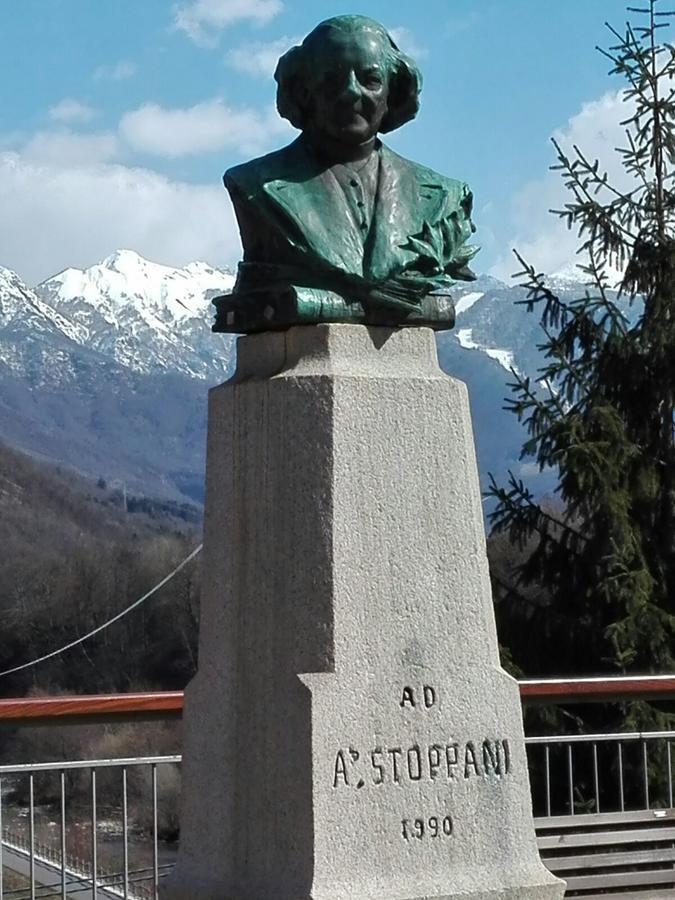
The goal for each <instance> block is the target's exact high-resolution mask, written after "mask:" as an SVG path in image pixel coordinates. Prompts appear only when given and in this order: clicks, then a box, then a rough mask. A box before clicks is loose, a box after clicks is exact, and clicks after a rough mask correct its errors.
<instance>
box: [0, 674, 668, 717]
mask: <svg viewBox="0 0 675 900" xmlns="http://www.w3.org/2000/svg"><path fill="white" fill-rule="evenodd" d="M519 687H520V696H521V698H522V701H523V703H524V704H526V705H532V704H540V705H555V704H563V703H602V702H618V701H621V700H656V699H661V700H668V699H675V676H673V675H638V676H630V677H623V678H574V679H541V680H530V681H521V682H519ZM182 713H183V692H182V691H171V692H158V693H137V694H95V695H91V696H78V697H28V698H21V699H7V700H0V725H3V724H5V725H11V724H12V723H14V724H23V725H40V724H64V725H65V724H90V723H94V722H124V721H133V722H139V721H148V720H151V719H164V720H166V719H177V718H180V716H181V715H182Z"/></svg>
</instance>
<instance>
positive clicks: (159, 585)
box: [0, 544, 204, 678]
mask: <svg viewBox="0 0 675 900" xmlns="http://www.w3.org/2000/svg"><path fill="white" fill-rule="evenodd" d="M203 546H204V545H203V544H199V546H198V547H195V549H194V550H193V551H192V553H190V554H189V555H188V556H186V557H185V559H184V560H183V561H182V562H181V563H179V564H178V565H177V566H176V568H175V569H174V570H173V571H172V572H169V574H168V575H167V576H165V577H164V578H162V580H161V581H160V582H158V583H157V584H156V585H155V586H154V587H153V588H151V589H150V590H149V591H147V592H146V593H145V594H143V596H142V597H139V598H138V600H135V601H134V602H133V603H131V604H130V605H129V606H127V607H126V608H125V609H123V610H122V611H121V612H119V613H117V615H115V616H113V617H112V619H108V621H107V622H104V623H103V624H102V625H98V626H97V627H96V628H94V629H93V630H92V631H89V632H88V633H87V634H83V635H82V636H81V637H78V638H76V639H75V640H74V641H70V643H68V644H64V645H63V647H59V648H58V650H52V652H51V653H45V654H44V656H39V657H38V658H37V659H32V660H30V662H26V663H22V664H21V665H20V666H13V667H12V668H11V669H5V671H4V672H0V678H3V677H4V676H6V675H13V674H14V673H15V672H22V671H23V670H24V669H30V668H32V667H33V666H37V665H38V664H39V663H43V662H46V660H48V659H53V658H54V657H55V656H59V654H61V653H65V651H66V650H71V649H72V648H73V647H77V646H78V645H79V644H83V643H84V642H85V641H88V640H89V639H90V638H93V637H94V636H95V635H97V634H100V633H101V632H102V631H104V630H105V629H106V628H109V627H110V626H111V625H114V624H115V622H119V620H120V619H122V618H124V616H126V615H128V614H129V613H130V612H133V610H135V609H136V608H137V607H139V606H140V605H141V604H142V603H145V601H146V600H149V599H150V597H152V595H153V594H156V593H157V591H159V590H160V589H161V588H163V587H164V585H165V584H168V583H169V582H170V581H171V579H172V578H174V577H175V576H176V575H177V574H178V573H179V572H180V571H181V570H182V569H184V568H185V566H187V565H188V563H190V562H192V560H193V559H194V558H195V556H197V555H198V554H199V553H200V552H201V550H202V547H203Z"/></svg>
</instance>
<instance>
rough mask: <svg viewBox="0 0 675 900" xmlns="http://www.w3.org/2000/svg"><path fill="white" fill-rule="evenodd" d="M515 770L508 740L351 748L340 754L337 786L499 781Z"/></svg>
mask: <svg viewBox="0 0 675 900" xmlns="http://www.w3.org/2000/svg"><path fill="white" fill-rule="evenodd" d="M511 768H512V763H511V750H510V746H509V742H508V740H507V739H501V740H490V739H486V740H484V741H467V742H466V743H462V744H460V743H458V742H456V741H455V742H452V743H446V742H443V743H440V742H439V743H435V744H428V745H420V744H414V745H413V746H411V747H403V746H401V747H376V748H375V749H374V750H370V751H369V752H367V753H361V752H360V751H359V750H356V749H354V748H353V747H349V748H348V749H340V750H338V751H337V753H336V756H335V765H334V770H333V787H334V788H341V787H354V788H357V789H359V790H360V789H361V788H363V787H365V786H366V785H374V786H375V787H379V786H381V785H383V784H394V785H403V784H415V783H416V782H420V781H431V782H434V781H441V782H452V781H456V780H462V779H465V780H469V779H472V778H484V779H487V780H499V779H502V778H505V777H506V776H508V775H510V774H511Z"/></svg>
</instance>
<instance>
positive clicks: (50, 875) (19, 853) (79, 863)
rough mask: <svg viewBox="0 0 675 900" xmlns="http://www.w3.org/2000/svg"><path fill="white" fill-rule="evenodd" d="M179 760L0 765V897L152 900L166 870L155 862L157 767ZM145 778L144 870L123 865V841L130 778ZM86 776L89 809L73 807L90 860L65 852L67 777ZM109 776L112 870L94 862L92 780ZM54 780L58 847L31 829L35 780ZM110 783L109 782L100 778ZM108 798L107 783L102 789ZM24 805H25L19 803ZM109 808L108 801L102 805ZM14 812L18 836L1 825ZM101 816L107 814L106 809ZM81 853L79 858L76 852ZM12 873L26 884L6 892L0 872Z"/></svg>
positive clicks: (96, 826) (127, 832)
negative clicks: (116, 842)
mask: <svg viewBox="0 0 675 900" xmlns="http://www.w3.org/2000/svg"><path fill="white" fill-rule="evenodd" d="M180 760H181V758H180V756H156V757H134V758H129V759H95V760H77V761H68V762H55V763H33V764H22V765H12V766H0V833H1V834H2V841H0V898H3V900H4V898H7V900H9V898H10V897H11V898H12V900H23V898H26V900H28V898H30V900H37V898H46V897H61V898H67V897H69V896H71V895H72V894H75V893H77V895H78V896H79V897H87V898H89V897H91V898H117V900H119V898H124V900H145V898H155V900H156V898H157V897H158V896H159V893H158V892H159V883H160V879H161V878H162V877H163V875H165V874H167V871H168V870H169V869H170V868H171V865H170V864H161V863H160V857H159V828H158V811H159V779H158V773H159V772H160V770H161V769H163V768H164V767H170V766H176V765H177V764H179V763H180ZM131 771H133V772H144V773H145V774H148V775H149V778H148V782H149V783H148V791H147V792H146V793H147V794H149V797H144V800H148V799H149V801H150V804H151V825H150V833H149V837H148V839H147V841H146V842H145V845H146V846H145V849H146V850H149V852H150V856H151V858H150V860H149V864H147V865H141V866H131V865H130V836H131V833H132V827H131V822H130V816H129V773H130V772H131ZM85 772H86V773H87V774H88V778H89V791H88V793H89V804H88V809H86V810H83V809H82V808H81V805H80V807H79V809H78V819H79V823H80V824H82V823H83V822H86V825H87V827H88V832H89V840H88V844H89V855H88V858H87V859H85V860H83V859H82V858H78V856H76V855H73V854H70V853H69V852H68V848H67V844H68V820H67V811H68V791H67V775H68V774H69V773H77V774H79V775H81V774H82V773H85ZM112 773H115V775H116V776H118V778H117V780H118V786H119V804H117V805H116V808H115V812H116V813H117V814H118V815H119V819H120V821H119V836H120V843H121V846H120V847H118V848H117V849H118V850H119V851H120V852H119V853H118V854H117V855H118V856H120V855H121V862H120V863H119V865H117V866H115V867H111V866H110V865H109V864H108V865H102V864H101V862H100V847H101V836H100V833H99V832H100V825H101V821H100V817H99V811H100V805H99V782H100V780H101V778H102V777H103V776H110V775H111V774H112ZM43 776H46V777H50V776H51V777H52V778H56V779H57V780H58V801H57V804H56V806H57V829H58V842H57V844H55V843H49V844H47V843H46V842H45V841H44V840H39V839H38V836H37V827H36V808H37V803H36V781H37V779H38V778H40V777H43ZM107 780H108V781H110V778H109V777H108V779H107ZM106 794H107V796H108V797H109V794H110V784H108V785H106ZM17 795H19V796H21V797H22V798H26V799H25V800H22V801H20V802H19V803H18V804H17V803H16V802H14V803H13V804H11V805H10V804H9V803H8V801H9V799H10V798H11V797H12V796H17ZM26 800H27V802H26ZM108 804H109V799H108ZM10 808H12V809H14V811H16V809H17V808H19V809H20V810H21V813H22V814H23V818H25V827H24V828H23V829H22V830H21V831H19V830H18V829H17V826H16V823H14V824H13V826H8V825H6V824H5V818H6V817H7V813H8V810H9V809H10ZM107 814H108V815H110V810H109V808H108V810H107ZM80 852H82V851H81V850H80ZM6 870H8V871H11V872H14V873H15V875H17V876H19V878H21V877H23V878H25V880H26V882H27V884H26V888H25V889H24V888H22V887H19V888H13V889H12V890H10V891H8V890H6V889H5V885H4V882H5V874H4V873H5V871H6Z"/></svg>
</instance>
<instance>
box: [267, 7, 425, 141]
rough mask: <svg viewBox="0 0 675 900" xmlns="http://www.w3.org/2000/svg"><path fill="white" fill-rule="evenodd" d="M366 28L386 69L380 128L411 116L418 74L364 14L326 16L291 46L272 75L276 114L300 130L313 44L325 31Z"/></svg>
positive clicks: (305, 111)
mask: <svg viewBox="0 0 675 900" xmlns="http://www.w3.org/2000/svg"><path fill="white" fill-rule="evenodd" d="M332 30H338V31H352V32H353V31H360V30H368V31H372V32H374V33H375V34H377V35H378V36H379V37H380V38H381V39H382V45H383V50H384V58H385V62H386V63H387V64H388V68H389V97H388V101H387V106H388V109H387V114H386V116H385V117H384V119H383V121H382V125H381V126H380V131H381V132H383V133H386V132H389V131H394V130H395V129H396V128H400V127H401V125H405V123H406V122H409V121H410V120H411V119H414V118H415V116H416V115H417V111H418V110H419V105H420V104H419V96H420V91H421V90H422V73H421V72H420V70H419V69H418V68H417V66H416V65H415V63H414V62H413V60H412V59H410V57H409V56H406V55H405V53H402V52H401V51H400V50H399V49H398V47H397V45H396V43H395V42H394V39H393V38H392V36H391V35H390V34H389V32H388V31H387V30H386V28H384V26H383V25H380V23H379V22H376V21H375V20H374V19H369V18H367V17H366V16H335V17H334V18H332V19H326V21H325V22H321V23H320V24H319V25H317V26H316V28H315V29H314V30H313V31H311V32H310V33H309V34H308V35H307V37H306V38H305V39H304V41H303V42H302V44H300V46H298V47H292V48H291V49H290V50H289V51H288V52H287V53H285V54H284V55H283V56H282V57H281V59H280V60H279V62H278V64H277V69H276V72H275V73H274V78H275V80H276V82H277V85H278V88H277V109H278V110H279V115H280V116H281V117H282V118H284V119H288V120H289V122H290V123H291V125H294V126H295V127H296V128H299V129H300V130H301V131H304V130H305V128H306V126H307V122H308V117H309V112H310V94H309V91H308V85H309V84H311V70H312V60H313V57H314V53H315V48H316V47H317V44H318V45H319V46H321V43H322V38H323V37H324V36H325V35H326V34H327V32H329V31H332Z"/></svg>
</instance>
